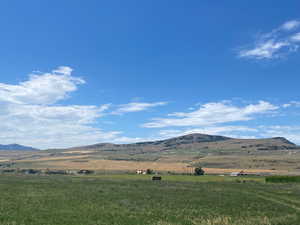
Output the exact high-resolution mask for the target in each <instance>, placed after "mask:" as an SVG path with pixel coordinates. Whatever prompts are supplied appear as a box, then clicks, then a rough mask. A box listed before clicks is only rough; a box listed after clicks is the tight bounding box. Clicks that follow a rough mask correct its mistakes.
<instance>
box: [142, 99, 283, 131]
mask: <svg viewBox="0 0 300 225" xmlns="http://www.w3.org/2000/svg"><path fill="white" fill-rule="evenodd" d="M276 109H278V107H277V106H275V105H272V104H271V103H269V102H265V101H259V103H258V104H249V105H247V106H244V107H238V106H234V105H230V104H229V103H226V102H212V103H206V104H203V105H201V106H200V108H199V109H198V110H195V111H193V112H176V113H172V114H169V115H168V117H167V118H154V119H152V120H153V121H152V122H149V123H145V124H143V125H142V126H143V127H147V128H160V127H185V126H212V125H217V124H222V123H228V122H236V121H247V120H251V119H253V118H252V116H254V115H255V114H262V113H269V112H274V111H275V110H276Z"/></svg>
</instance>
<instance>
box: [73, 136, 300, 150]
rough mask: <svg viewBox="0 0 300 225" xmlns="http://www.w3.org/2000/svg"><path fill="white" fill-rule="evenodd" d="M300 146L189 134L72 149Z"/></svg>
mask: <svg viewBox="0 0 300 225" xmlns="http://www.w3.org/2000/svg"><path fill="white" fill-rule="evenodd" d="M298 148H300V147H299V146H297V145H295V144H294V143H292V142H290V141H289V140H287V139H286V138H284V137H275V138H265V139H237V138H230V137H224V136H217V135H207V134H198V133H195V134H188V135H184V136H180V137H176V138H170V139H166V140H160V141H150V142H140V143H134V144H111V143H101V144H95V145H88V146H81V147H75V148H72V149H85V150H122V149H123V150H134V149H135V150H141V151H149V152H157V151H159V152H161V151H166V150H176V149H181V150H184V149H186V150H187V151H188V150H190V149H193V150H202V149H224V150H226V149H240V150H261V151H263V150H288V149H298Z"/></svg>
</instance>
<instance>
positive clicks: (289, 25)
mask: <svg viewBox="0 0 300 225" xmlns="http://www.w3.org/2000/svg"><path fill="white" fill-rule="evenodd" d="M299 25H300V21H298V20H290V21H287V22H285V23H284V24H282V26H281V28H282V29H283V30H287V31H290V30H293V29H295V28H297V27H299Z"/></svg>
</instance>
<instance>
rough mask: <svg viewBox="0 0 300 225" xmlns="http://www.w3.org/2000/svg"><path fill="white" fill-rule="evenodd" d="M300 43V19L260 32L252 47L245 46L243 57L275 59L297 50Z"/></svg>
mask: <svg viewBox="0 0 300 225" xmlns="http://www.w3.org/2000/svg"><path fill="white" fill-rule="evenodd" d="M299 44H300V21H299V20H291V21H287V22H285V23H284V24H282V25H281V26H279V27H278V28H276V29H274V30H272V31H271V32H269V33H263V34H259V35H258V37H257V38H256V41H255V43H254V44H253V45H252V46H251V47H244V48H242V49H241V50H240V51H239V52H238V55H239V57H241V58H252V59H275V58H281V57H283V56H285V55H287V54H289V53H292V52H297V51H298V49H299Z"/></svg>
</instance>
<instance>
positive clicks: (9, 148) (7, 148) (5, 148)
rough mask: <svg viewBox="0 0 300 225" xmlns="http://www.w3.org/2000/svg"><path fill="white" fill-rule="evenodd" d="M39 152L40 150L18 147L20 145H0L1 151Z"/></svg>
mask: <svg viewBox="0 0 300 225" xmlns="http://www.w3.org/2000/svg"><path fill="white" fill-rule="evenodd" d="M1 150H2V151H38V150H39V149H36V148H32V147H28V146H24V145H18V144H10V145H0V151H1Z"/></svg>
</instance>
